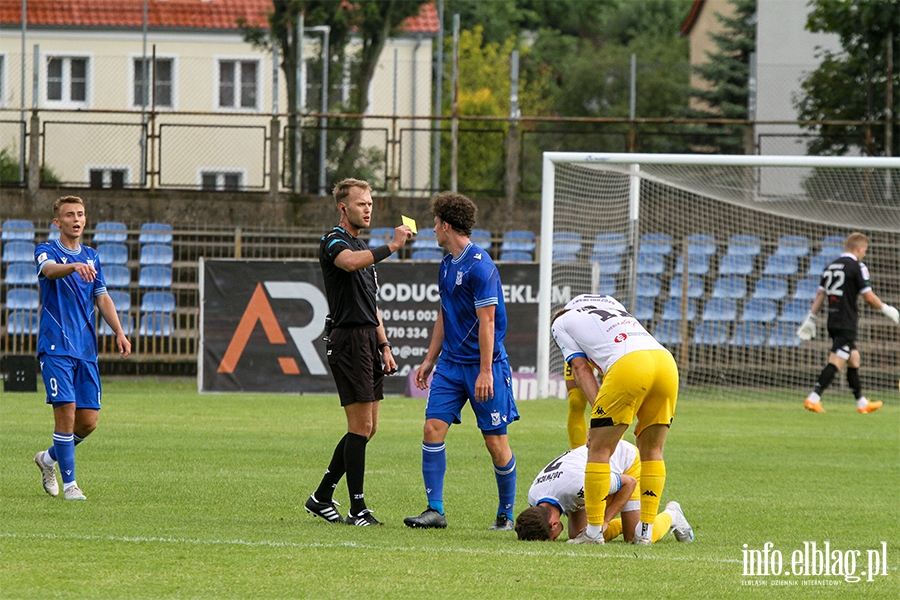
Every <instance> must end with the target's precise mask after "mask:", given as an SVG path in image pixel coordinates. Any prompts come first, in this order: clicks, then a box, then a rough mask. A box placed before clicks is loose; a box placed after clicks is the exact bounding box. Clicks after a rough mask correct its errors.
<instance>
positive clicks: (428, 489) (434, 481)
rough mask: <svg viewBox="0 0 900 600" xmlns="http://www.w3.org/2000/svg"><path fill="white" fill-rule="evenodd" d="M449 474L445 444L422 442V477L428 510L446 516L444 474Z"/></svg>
mask: <svg viewBox="0 0 900 600" xmlns="http://www.w3.org/2000/svg"><path fill="white" fill-rule="evenodd" d="M446 472H447V452H446V451H445V450H444V443H443V442H441V443H439V444H429V443H427V442H422V477H423V478H424V479H425V494H426V495H427V496H428V508H430V509H432V510H436V511H438V512H439V513H441V514H444V473H446Z"/></svg>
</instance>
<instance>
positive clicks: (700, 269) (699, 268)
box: [675, 254, 709, 275]
mask: <svg viewBox="0 0 900 600" xmlns="http://www.w3.org/2000/svg"><path fill="white" fill-rule="evenodd" d="M683 269H684V255H679V256H678V260H677V261H676V263H675V272H676V273H681V272H682V271H683ZM707 273H709V255H708V254H688V274H689V275H706V274H707Z"/></svg>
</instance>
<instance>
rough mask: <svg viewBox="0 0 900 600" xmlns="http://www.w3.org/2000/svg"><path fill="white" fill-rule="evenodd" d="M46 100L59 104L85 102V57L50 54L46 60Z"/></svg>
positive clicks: (86, 95) (86, 72) (86, 61)
mask: <svg viewBox="0 0 900 600" xmlns="http://www.w3.org/2000/svg"><path fill="white" fill-rule="evenodd" d="M47 101H48V102H55V103H60V104H87V101H88V59H87V58H84V57H70V56H52V57H50V58H49V59H48V60H47Z"/></svg>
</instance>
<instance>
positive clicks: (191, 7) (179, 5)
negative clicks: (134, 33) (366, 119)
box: [0, 0, 439, 33]
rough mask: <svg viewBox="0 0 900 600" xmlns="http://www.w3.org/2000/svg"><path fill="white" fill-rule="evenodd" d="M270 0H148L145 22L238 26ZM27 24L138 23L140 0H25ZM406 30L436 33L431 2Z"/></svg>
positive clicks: (12, 16) (262, 12)
mask: <svg viewBox="0 0 900 600" xmlns="http://www.w3.org/2000/svg"><path fill="white" fill-rule="evenodd" d="M271 10H272V2H271V0H149V2H148V7H147V24H148V26H149V27H151V28H154V29H159V28H176V29H185V28H197V29H219V30H221V29H236V28H237V20H238V19H239V18H240V17H243V18H244V19H245V20H246V21H247V22H248V23H250V24H254V25H262V26H265V25H266V13H267V12H270V11H271ZM27 11H28V25H30V26H45V27H128V28H132V27H141V25H142V23H143V11H144V1H143V0H28V5H27ZM21 23H22V2H21V0H0V24H3V25H21ZM401 29H402V30H403V31H405V32H407V33H436V32H437V31H438V29H439V28H438V19H437V10H435V8H434V4H431V3H427V4H423V5H422V6H420V7H419V14H418V16H415V17H410V18H408V19H407V20H406V22H405V23H404V26H403V27H402V28H401Z"/></svg>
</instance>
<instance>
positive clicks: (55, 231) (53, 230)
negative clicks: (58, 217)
mask: <svg viewBox="0 0 900 600" xmlns="http://www.w3.org/2000/svg"><path fill="white" fill-rule="evenodd" d="M58 239H59V227H57V226H56V225H54V224H53V223H50V231H49V232H48V233H47V241H48V242H52V241H54V240H58Z"/></svg>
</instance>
